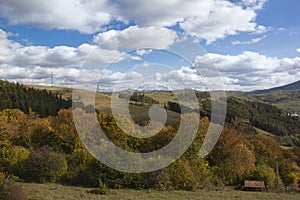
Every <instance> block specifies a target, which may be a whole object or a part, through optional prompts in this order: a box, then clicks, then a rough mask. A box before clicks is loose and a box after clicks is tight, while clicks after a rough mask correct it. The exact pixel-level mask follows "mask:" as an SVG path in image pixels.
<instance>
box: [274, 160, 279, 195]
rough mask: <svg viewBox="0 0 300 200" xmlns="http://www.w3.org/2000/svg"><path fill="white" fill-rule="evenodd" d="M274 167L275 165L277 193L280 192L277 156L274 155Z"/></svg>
mask: <svg viewBox="0 0 300 200" xmlns="http://www.w3.org/2000/svg"><path fill="white" fill-rule="evenodd" d="M275 161H276V164H275V167H276V189H277V194H278V195H279V193H280V187H279V170H278V157H277V156H275Z"/></svg>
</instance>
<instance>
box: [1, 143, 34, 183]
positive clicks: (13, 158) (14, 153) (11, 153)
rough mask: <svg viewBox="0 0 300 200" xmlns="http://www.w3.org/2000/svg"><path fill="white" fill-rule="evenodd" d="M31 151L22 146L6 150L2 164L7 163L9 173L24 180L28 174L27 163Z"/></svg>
mask: <svg viewBox="0 0 300 200" xmlns="http://www.w3.org/2000/svg"><path fill="white" fill-rule="evenodd" d="M28 157H29V151H28V150H27V149H25V148H24V147H21V146H12V147H9V148H6V155H3V157H2V162H4V161H5V163H6V166H5V168H6V171H8V173H10V174H13V175H15V176H18V177H20V178H23V177H24V176H25V174H26V162H27V159H28Z"/></svg>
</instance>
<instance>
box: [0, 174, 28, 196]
mask: <svg viewBox="0 0 300 200" xmlns="http://www.w3.org/2000/svg"><path fill="white" fill-rule="evenodd" d="M25 199H26V197H25V194H24V193H23V190H22V187H21V186H19V185H16V184H15V182H14V181H13V178H12V177H11V176H8V175H6V174H4V173H3V172H0V200H25Z"/></svg>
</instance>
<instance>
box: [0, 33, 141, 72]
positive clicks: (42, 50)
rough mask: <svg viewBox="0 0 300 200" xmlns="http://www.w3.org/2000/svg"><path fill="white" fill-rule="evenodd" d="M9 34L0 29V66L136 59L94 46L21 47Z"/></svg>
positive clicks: (72, 63) (65, 65)
mask: <svg viewBox="0 0 300 200" xmlns="http://www.w3.org/2000/svg"><path fill="white" fill-rule="evenodd" d="M8 36H9V34H8V33H6V32H5V31H3V30H1V29H0V39H1V40H0V64H13V65H16V66H22V67H30V66H41V67H54V68H55V67H74V66H80V65H81V64H82V63H83V62H89V61H98V62H101V63H111V62H112V61H114V60H123V59H127V58H128V59H138V58H135V57H131V56H129V55H127V54H125V53H122V52H119V51H117V50H108V49H102V48H100V47H98V46H96V45H90V44H82V45H80V46H78V47H68V46H56V47H53V48H50V47H47V46H22V45H21V44H19V43H17V42H14V41H12V40H10V39H8Z"/></svg>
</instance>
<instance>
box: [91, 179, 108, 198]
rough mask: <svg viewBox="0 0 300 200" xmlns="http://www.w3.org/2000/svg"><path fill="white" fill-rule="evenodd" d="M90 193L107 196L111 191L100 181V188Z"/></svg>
mask: <svg viewBox="0 0 300 200" xmlns="http://www.w3.org/2000/svg"><path fill="white" fill-rule="evenodd" d="M90 193H92V194H102V195H106V194H108V193H109V189H108V187H107V186H106V185H105V184H104V183H103V182H102V181H101V180H99V188H97V189H92V190H91V191H90Z"/></svg>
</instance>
